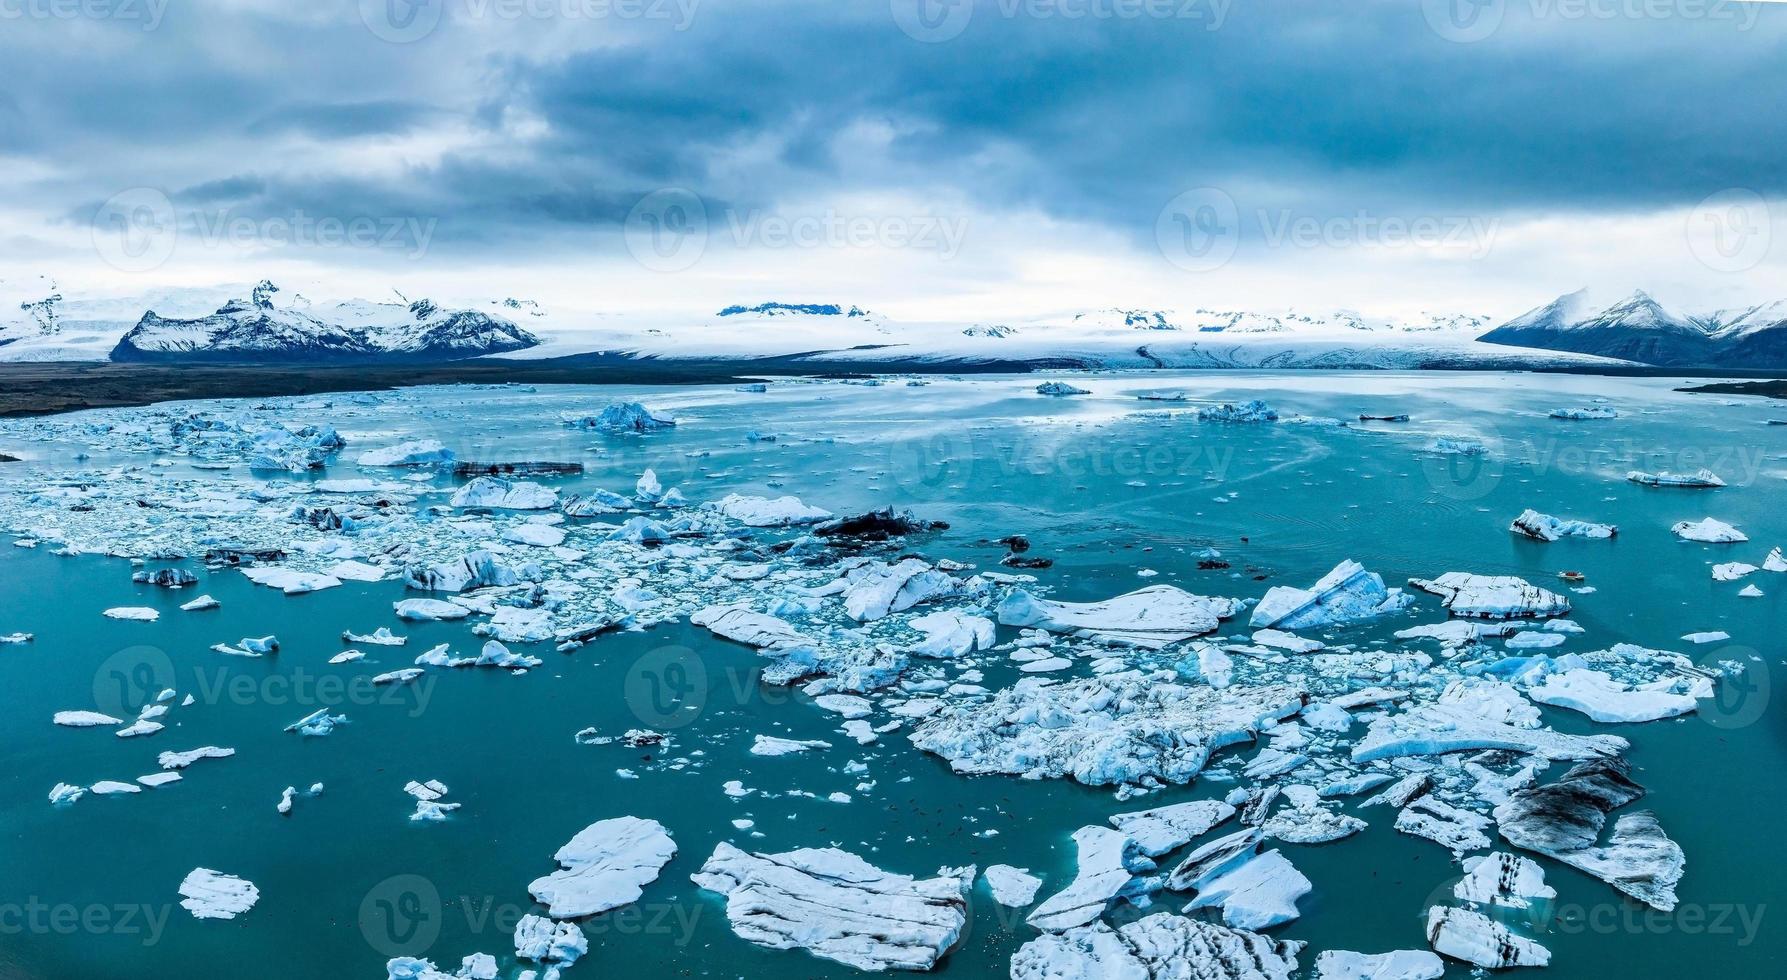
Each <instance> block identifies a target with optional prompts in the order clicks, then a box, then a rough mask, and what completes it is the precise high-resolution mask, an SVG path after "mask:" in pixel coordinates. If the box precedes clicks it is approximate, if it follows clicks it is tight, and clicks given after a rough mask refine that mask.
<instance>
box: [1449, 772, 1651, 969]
mask: <svg viewBox="0 0 1787 980" xmlns="http://www.w3.org/2000/svg"><path fill="white" fill-rule="evenodd" d="M1630 771H1631V766H1630V765H1629V764H1628V763H1627V762H1626V761H1625V760H1624V759H1596V760H1592V761H1588V762H1584V763H1581V764H1580V765H1577V766H1575V767H1573V768H1572V769H1571V770H1570V771H1569V772H1567V773H1565V774H1564V776H1563V778H1562V779H1560V780H1558V781H1557V782H1555V783H1551V784H1549V785H1545V786H1536V787H1532V788H1529V789H1523V790H1519V791H1517V792H1515V793H1514V794H1513V795H1512V796H1511V797H1510V798H1509V799H1508V801H1507V802H1506V803H1503V804H1502V805H1500V806H1498V807H1496V808H1495V819H1496V824H1497V827H1498V829H1499V830H1500V832H1501V835H1502V837H1503V838H1504V839H1506V840H1507V841H1508V843H1510V844H1513V845H1514V846H1515V847H1518V848H1521V849H1523V850H1528V851H1534V852H1537V853H1539V854H1543V855H1546V856H1547V857H1552V858H1556V859H1557V860H1559V861H1562V862H1563V863H1565V864H1568V865H1570V866H1571V867H1574V868H1577V869H1579V870H1581V871H1584V872H1587V873H1588V874H1591V875H1594V876H1595V877H1597V878H1600V879H1601V880H1603V881H1605V882H1607V883H1608V884H1610V885H1612V886H1613V887H1615V888H1617V889H1619V890H1620V891H1622V892H1625V893H1626V894H1627V895H1630V896H1632V897H1633V898H1636V899H1638V900H1639V901H1641V902H1644V903H1645V904H1647V905H1649V906H1651V907H1652V908H1655V909H1658V910H1659V911H1663V912H1668V911H1671V910H1673V909H1674V908H1675V904H1676V898H1675V885H1676V883H1677V882H1679V881H1680V880H1681V877H1682V869H1683V867H1684V866H1685V865H1686V859H1685V858H1684V857H1683V855H1682V849H1681V847H1680V846H1678V845H1677V844H1676V843H1675V842H1674V841H1672V840H1670V839H1669V838H1668V836H1667V835H1665V834H1664V833H1663V829H1662V827H1661V826H1660V825H1659V824H1658V823H1657V819H1656V817H1655V816H1654V815H1653V814H1650V813H1648V812H1639V813H1632V814H1628V815H1626V816H1624V817H1621V818H1620V819H1619V820H1618V821H1617V822H1616V823H1615V825H1614V829H1613V833H1612V835H1611V836H1610V837H1609V839H1608V842H1607V843H1606V844H1605V845H1603V844H1601V843H1600V836H1601V828H1602V827H1603V826H1605V825H1606V822H1607V816H1608V815H1609V814H1610V813H1612V812H1613V811H1614V810H1617V809H1619V808H1620V807H1622V806H1625V805H1626V804H1628V803H1631V802H1633V801H1634V800H1637V799H1639V798H1640V797H1642V796H1643V795H1644V788H1643V787H1642V786H1639V785H1638V784H1637V783H1635V782H1633V781H1632V780H1631V778H1630V777H1629V775H1628V773H1629V772H1630ZM1441 952H1445V951H1444V950H1441Z"/></svg>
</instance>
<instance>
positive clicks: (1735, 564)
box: [1713, 561, 1759, 582]
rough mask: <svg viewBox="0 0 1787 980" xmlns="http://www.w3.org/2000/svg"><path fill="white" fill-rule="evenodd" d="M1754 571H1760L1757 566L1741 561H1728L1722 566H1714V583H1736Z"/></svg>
mask: <svg viewBox="0 0 1787 980" xmlns="http://www.w3.org/2000/svg"><path fill="white" fill-rule="evenodd" d="M1754 571H1759V569H1758V568H1757V567H1756V566H1755V565H1750V564H1746V563H1744V562H1741V561H1728V562H1725V563H1724V564H1722V565H1714V566H1713V581H1715V582H1735V581H1737V580H1738V579H1740V578H1743V577H1744V576H1746V575H1748V574H1750V573H1751V572H1754Z"/></svg>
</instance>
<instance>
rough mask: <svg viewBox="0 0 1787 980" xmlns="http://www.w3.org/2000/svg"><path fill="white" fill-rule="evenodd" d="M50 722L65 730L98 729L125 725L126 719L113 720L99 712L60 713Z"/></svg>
mask: <svg viewBox="0 0 1787 980" xmlns="http://www.w3.org/2000/svg"><path fill="white" fill-rule="evenodd" d="M50 720H51V721H52V722H54V723H56V724H58V725H61V726H63V727H64V728H98V727H100V726H110V725H122V724H124V719H122V718H113V717H112V716H111V715H108V714H101V713H100V712H98V711H58V712H56V715H55V717H53V718H51V719H50Z"/></svg>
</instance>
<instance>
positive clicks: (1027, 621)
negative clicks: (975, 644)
mask: <svg viewBox="0 0 1787 980" xmlns="http://www.w3.org/2000/svg"><path fill="white" fill-rule="evenodd" d="M1240 608H1241V604H1240V603H1239V602H1237V601H1236V600H1234V599H1225V598H1211V597H1208V596H1201V595H1192V594H1191V593H1190V592H1187V591H1185V590H1184V589H1181V588H1178V587H1176V586H1172V585H1151V586H1149V587H1147V588H1145V589H1138V590H1137V591H1135V592H1131V593H1128V594H1127V595H1120V596H1117V597H1116V598H1114V599H1106V600H1104V601H1102V602H1054V601H1051V600H1048V599H1038V598H1036V597H1035V596H1033V595H1031V594H1030V593H1028V592H1025V591H1023V590H1021V589H1020V590H1017V591H1014V592H1012V593H1011V594H1010V595H1008V596H1006V597H1005V600H1004V601H1002V602H1000V603H999V622H1001V623H1003V624H1005V625H1006V626H1033V627H1037V628H1040V629H1046V630H1048V631H1049V632H1051V633H1067V634H1071V635H1073V636H1079V637H1083V638H1086V639H1091V640H1098V641H1100V642H1103V643H1111V644H1117V645H1123V646H1137V647H1145V648H1147V649H1151V650H1158V649H1160V648H1161V647H1164V646H1167V645H1169V644H1172V643H1178V642H1180V641H1181V640H1188V639H1191V638H1192V637H1194V636H1201V635H1202V634H1205V633H1209V632H1211V631H1212V630H1214V629H1216V627H1217V626H1218V625H1219V624H1220V623H1221V622H1222V620H1224V619H1227V618H1228V617H1230V616H1233V615H1234V614H1235V613H1236V612H1237V611H1239V610H1240Z"/></svg>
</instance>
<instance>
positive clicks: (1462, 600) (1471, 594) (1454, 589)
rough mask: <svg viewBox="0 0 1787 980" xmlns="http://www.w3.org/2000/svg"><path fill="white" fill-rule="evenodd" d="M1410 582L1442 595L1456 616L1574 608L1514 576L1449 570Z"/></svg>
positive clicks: (1518, 615)
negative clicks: (1436, 575)
mask: <svg viewBox="0 0 1787 980" xmlns="http://www.w3.org/2000/svg"><path fill="white" fill-rule="evenodd" d="M1409 584H1410V585H1412V586H1414V587H1415V588H1417V589H1420V590H1421V591H1423V592H1431V593H1433V594H1434V595H1437V596H1440V597H1441V598H1442V599H1444V600H1445V601H1444V602H1443V603H1442V605H1444V606H1445V607H1446V611H1447V612H1450V613H1451V614H1452V615H1454V616H1462V617H1465V618H1470V619H1535V618H1540V617H1545V616H1562V615H1563V614H1564V613H1567V612H1569V611H1570V600H1568V599H1565V598H1564V597H1563V596H1561V595H1558V594H1557V593H1555V592H1549V591H1546V590H1545V589H1541V588H1539V587H1538V586H1536V585H1533V584H1532V583H1530V582H1528V581H1527V580H1526V579H1523V578H1517V577H1515V576H1513V575H1476V574H1473V573H1471V572H1447V573H1446V574H1444V575H1441V576H1440V577H1439V578H1436V579H1420V578H1412V579H1409Z"/></svg>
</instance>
